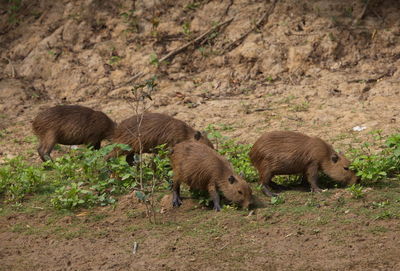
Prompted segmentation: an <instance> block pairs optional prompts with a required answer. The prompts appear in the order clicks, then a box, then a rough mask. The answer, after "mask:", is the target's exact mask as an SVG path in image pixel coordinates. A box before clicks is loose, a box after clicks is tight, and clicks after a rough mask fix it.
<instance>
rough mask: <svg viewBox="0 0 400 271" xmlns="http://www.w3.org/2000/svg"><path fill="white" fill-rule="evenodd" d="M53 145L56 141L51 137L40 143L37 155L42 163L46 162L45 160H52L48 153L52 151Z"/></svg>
mask: <svg viewBox="0 0 400 271" xmlns="http://www.w3.org/2000/svg"><path fill="white" fill-rule="evenodd" d="M55 144H56V140H55V138H54V137H53V136H51V135H49V136H47V137H46V138H45V139H44V140H41V141H40V145H39V148H38V153H39V156H40V158H41V159H42V161H43V162H46V161H47V160H53V159H52V158H51V156H50V153H51V151H52V150H53V148H54V145H55Z"/></svg>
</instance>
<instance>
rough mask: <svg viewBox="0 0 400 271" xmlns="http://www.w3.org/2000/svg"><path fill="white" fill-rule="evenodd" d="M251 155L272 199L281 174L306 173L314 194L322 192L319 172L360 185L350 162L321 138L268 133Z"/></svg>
mask: <svg viewBox="0 0 400 271" xmlns="http://www.w3.org/2000/svg"><path fill="white" fill-rule="evenodd" d="M249 155H250V159H251V162H252V163H253V165H254V167H255V168H256V169H257V170H258V172H259V175H260V183H261V184H263V192H264V194H266V195H268V196H274V195H275V194H273V193H272V192H271V190H270V182H271V179H272V177H273V176H274V175H280V174H303V177H305V178H307V180H308V182H309V183H310V185H311V191H314V192H320V191H321V189H320V188H319V187H318V185H317V180H318V171H323V172H324V173H325V174H327V175H328V176H329V177H331V178H332V179H333V180H336V181H338V182H342V183H346V184H354V183H357V182H358V178H357V176H356V175H355V173H354V172H353V171H351V170H350V169H349V165H350V162H349V160H347V159H346V158H345V157H344V156H343V155H342V154H339V153H337V152H335V151H334V149H333V148H332V146H331V145H329V144H328V143H326V142H325V141H323V140H322V139H320V138H318V137H309V136H307V135H304V134H301V133H297V132H290V131H274V132H267V133H265V134H263V135H262V136H261V137H260V138H259V139H258V140H257V141H256V143H255V144H254V145H253V147H252V149H251V151H250V154H249Z"/></svg>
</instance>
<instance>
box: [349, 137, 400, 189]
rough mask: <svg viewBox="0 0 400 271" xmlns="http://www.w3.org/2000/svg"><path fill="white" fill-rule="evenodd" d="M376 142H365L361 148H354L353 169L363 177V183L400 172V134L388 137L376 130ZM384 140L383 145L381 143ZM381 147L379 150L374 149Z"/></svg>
mask: <svg viewBox="0 0 400 271" xmlns="http://www.w3.org/2000/svg"><path fill="white" fill-rule="evenodd" d="M375 134H376V136H375V137H374V142H375V143H370V142H365V143H364V144H363V145H362V146H361V148H360V149H355V150H353V156H355V158H354V160H353V163H352V166H351V169H353V170H355V171H356V172H357V175H358V176H360V177H361V180H362V183H364V184H373V183H377V182H379V181H381V180H383V179H385V178H388V177H395V176H397V175H398V174H399V173H400V172H399V170H400V134H393V135H391V136H389V137H387V138H386V139H385V138H384V137H383V136H382V135H381V134H380V132H379V131H377V132H375ZM381 141H383V146H380V145H379V144H380V143H381ZM377 147H378V148H379V149H380V150H379V151H377V152H376V151H374V149H376V148H377Z"/></svg>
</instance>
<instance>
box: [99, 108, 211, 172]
mask: <svg viewBox="0 0 400 271" xmlns="http://www.w3.org/2000/svg"><path fill="white" fill-rule="evenodd" d="M139 128H140V129H139ZM191 139H194V140H197V141H198V142H200V143H203V144H205V145H207V146H208V147H210V148H214V147H213V145H212V143H211V142H210V141H209V140H208V138H207V136H206V135H202V133H201V132H199V131H196V130H194V129H193V128H192V127H190V126H189V125H187V124H186V123H185V122H183V121H181V120H178V119H175V118H173V117H171V116H168V115H165V114H160V113H143V114H139V115H135V116H132V117H130V118H129V119H126V120H124V121H122V122H121V123H120V124H119V125H118V126H117V128H116V129H115V132H114V136H113V138H112V142H113V143H120V144H127V145H129V146H130V147H131V150H130V151H121V150H120V149H118V148H116V149H114V150H113V151H111V153H110V154H108V155H107V156H106V159H107V160H108V159H110V158H112V157H116V156H119V155H126V160H127V162H128V163H129V164H130V165H132V164H133V159H134V154H135V153H136V154H138V153H140V152H142V153H150V152H152V151H153V148H155V147H157V146H158V145H161V144H167V146H168V147H173V146H175V145H176V144H178V143H180V142H182V141H185V140H191Z"/></svg>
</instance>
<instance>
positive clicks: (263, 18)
mask: <svg viewBox="0 0 400 271" xmlns="http://www.w3.org/2000/svg"><path fill="white" fill-rule="evenodd" d="M277 2H278V0H272V3H271V6H270V7H269V9H268V10H266V11H265V13H264V14H263V16H261V18H260V19H259V20H258V21H257V22H256V24H255V25H254V26H253V27H252V28H251V29H249V30H248V31H247V32H245V33H244V34H243V35H241V36H240V37H239V38H238V39H236V40H234V41H232V42H231V43H229V44H228V45H227V46H226V47H225V50H224V51H225V53H226V52H228V51H231V50H233V49H234V48H236V47H237V46H239V44H240V43H241V42H242V41H243V40H244V39H245V38H246V37H247V36H248V35H249V34H250V33H251V32H253V31H254V30H256V29H258V28H260V27H261V26H262V25H263V24H266V23H267V22H268V17H269V15H271V14H272V13H273V12H274V9H275V6H276V3H277Z"/></svg>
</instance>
